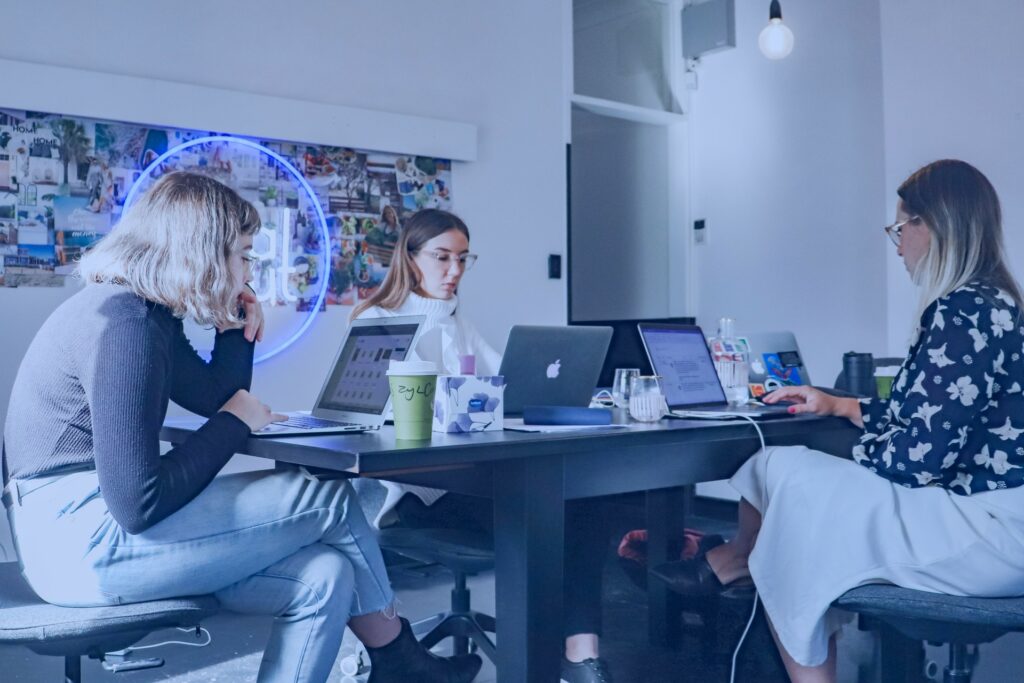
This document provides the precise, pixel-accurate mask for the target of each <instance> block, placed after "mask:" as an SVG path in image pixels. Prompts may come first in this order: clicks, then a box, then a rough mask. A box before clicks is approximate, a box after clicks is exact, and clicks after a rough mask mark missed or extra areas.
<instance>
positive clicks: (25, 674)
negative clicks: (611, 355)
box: [0, 501, 1024, 683]
mask: <svg viewBox="0 0 1024 683" xmlns="http://www.w3.org/2000/svg"><path fill="white" fill-rule="evenodd" d="M634 502H635V501H634ZM618 518H619V519H621V520H622V524H621V526H622V528H621V529H617V530H616V533H615V534H613V536H614V537H615V538H618V537H619V532H621V531H624V530H627V529H628V528H631V527H635V526H637V525H639V522H640V516H639V510H638V508H636V506H635V505H624V506H623V507H622V509H621V514H620V515H618ZM690 523H691V525H693V526H698V520H697V519H693V520H691V522H690ZM699 526H700V527H701V528H705V529H708V530H711V531H724V532H728V523H727V522H723V521H722V520H714V519H704V520H700V523H699ZM393 583H394V586H395V589H396V592H397V594H398V597H399V601H400V610H401V612H402V613H403V614H404V615H405V616H407V617H408V618H410V619H412V620H416V619H420V618H425V617H428V616H430V615H432V614H434V613H435V612H439V611H443V610H444V609H445V608H446V605H447V601H448V599H449V590H450V584H449V578H448V577H447V575H446V574H445V573H444V572H443V571H439V570H437V569H429V568H428V569H427V570H425V571H422V570H416V571H409V570H396V571H394V572H393ZM470 586H471V590H472V592H473V603H474V607H475V608H476V609H478V610H480V611H483V612H488V613H492V614H493V609H494V581H493V577H492V576H491V575H489V574H488V575H481V576H478V577H475V578H474V579H472V580H471V581H470ZM604 603H605V630H606V632H605V637H604V639H603V640H602V648H603V654H604V655H605V657H606V658H607V659H608V661H609V662H610V664H611V668H612V673H613V674H614V676H615V680H616V681H617V683H669V682H674V681H700V682H702V683H703V682H705V681H708V682H710V681H728V678H729V669H728V660H729V655H730V654H731V650H732V647H733V643H735V640H736V638H737V637H738V635H739V633H740V630H741V629H742V627H743V625H744V623H745V621H746V617H747V616H748V610H749V606H748V605H746V604H743V605H736V606H735V609H732V610H729V613H728V614H726V615H725V616H723V617H722V618H721V622H720V626H719V638H718V646H717V648H716V650H717V654H716V655H712V656H711V657H702V656H701V655H702V652H703V651H704V648H703V647H702V644H701V642H700V641H699V639H698V637H697V636H696V635H687V636H686V637H685V638H684V642H683V645H682V647H681V648H680V649H678V650H670V649H665V648H658V647H653V646H651V645H649V644H648V643H647V638H646V628H647V627H646V623H647V607H646V593H645V592H644V591H643V590H641V589H640V588H639V587H637V586H636V585H635V584H633V583H632V581H630V579H629V578H628V577H627V576H626V574H625V572H624V571H623V570H622V569H621V568H620V566H619V565H618V564H617V562H616V561H615V560H613V559H610V560H609V562H608V563H607V566H606V570H605V595H604ZM204 626H205V627H206V628H208V629H209V631H210V633H211V634H212V638H213V640H212V642H211V644H210V645H209V646H207V647H203V648H190V647H183V646H164V647H160V648H158V649H154V650H146V651H142V652H139V656H159V657H163V658H165V659H166V665H165V666H164V667H162V668H159V669H151V670H145V671H138V672H128V673H121V674H116V675H115V674H112V673H109V672H107V671H104V670H103V669H102V667H101V666H100V664H99V663H98V662H95V661H87V662H85V663H84V664H83V679H84V681H86V682H87V683H90V682H93V681H96V682H100V681H120V682H121V683H148V682H150V681H173V682H174V683H217V682H235V681H251V680H254V679H255V675H256V671H257V670H258V668H259V660H260V655H261V649H262V645H263V643H264V642H265V639H266V636H267V632H268V630H269V620H268V619H266V618H261V617H250V616H241V615H234V614H221V615H218V616H217V617H215V618H213V619H210V620H209V621H208V622H207V623H205V624H204ZM769 638H770V637H769V635H768V632H767V629H766V628H765V626H764V624H763V621H758V622H755V627H754V628H753V629H752V631H751V634H750V635H749V636H748V640H747V643H746V644H745V646H744V649H743V654H742V656H741V668H740V675H739V676H737V680H739V681H757V683H772V682H773V681H783V680H785V679H784V678H783V677H781V676H780V672H779V669H778V668H777V660H776V655H774V653H773V649H772V647H771V643H770V639H769ZM173 639H182V640H188V639H190V636H189V635H188V634H181V633H178V632H175V631H170V632H167V631H164V632H160V633H156V634H153V635H152V636H151V637H150V638H148V639H147V640H146V641H144V642H143V643H142V644H145V643H147V642H149V643H154V642H160V641H164V640H173ZM352 643H353V644H354V641H352ZM498 646H499V647H500V643H499V644H498ZM445 647H446V645H445V644H442V645H441V646H439V649H440V650H442V651H443V649H444V648H445ZM875 648H876V646H875V642H874V640H873V637H872V635H871V634H868V633H862V632H859V631H857V630H856V629H855V628H853V627H849V628H847V629H846V630H845V631H844V633H843V636H842V638H841V640H840V662H839V674H840V681H841V683H873V682H874V681H877V680H878V678H877V676H878V673H877V671H876V670H875V666H874V664H873V662H874V655H875ZM1022 650H1024V635H1021V634H1015V635H1011V636H1006V637H1004V638H1002V639H1001V640H999V641H997V642H995V643H992V644H990V645H987V646H984V647H983V648H982V657H981V663H980V665H979V668H978V670H977V673H976V675H975V678H974V680H975V682H976V683H1007V682H1008V681H1019V680H1024V673H1022V672H1024V655H1022V654H1021V651H1022ZM351 652H352V650H351V649H350V648H349V643H348V641H347V642H346V646H345V647H343V649H342V653H341V655H340V656H339V664H340V660H341V658H342V657H344V656H347V655H350V654H351ZM929 655H930V656H931V657H933V658H934V659H936V660H937V661H938V662H939V663H940V666H941V664H943V663H944V661H945V657H946V654H945V650H944V649H943V648H929ZM60 680H62V663H61V662H60V661H59V660H57V659H54V658H47V657H41V656H38V655H36V654H34V653H32V652H30V651H28V650H27V649H25V648H20V647H10V646H6V647H0V683H22V682H24V683H45V682H46V681H53V682H55V683H56V682H57V681H60ZM353 680H355V681H360V682H362V681H365V676H358V677H355V678H354V679H352V678H347V677H345V676H344V675H343V674H342V672H341V669H340V667H335V669H334V672H333V674H332V676H331V678H330V681H331V682H332V683H353ZM494 680H495V673H494V668H493V666H491V665H490V663H489V662H485V665H484V668H483V670H482V671H481V673H480V675H479V677H478V678H477V681H478V682H479V683H489V682H492V681H494ZM940 680H941V674H940Z"/></svg>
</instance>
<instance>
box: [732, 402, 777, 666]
mask: <svg viewBox="0 0 1024 683" xmlns="http://www.w3.org/2000/svg"><path fill="white" fill-rule="evenodd" d="M736 417H739V418H741V419H744V420H746V421H747V422H749V423H750V424H752V425H753V426H754V430H755V431H756V432H757V438H758V439H760V440H761V450H762V451H764V450H766V449H767V447H766V446H765V442H764V432H762V431H761V425H759V424H757V421H756V420H755V419H754V418H752V417H750V416H749V415H737V416H736ZM763 483H764V488H765V490H764V497H763V498H762V499H761V500H767V499H768V483H767V481H765V482H763ZM758 600H759V597H758V594H757V587H756V586H755V587H754V607H753V609H751V610H750V618H749V619H747V625H746V627H745V628H744V629H743V633H741V634H740V639H739V642H737V643H736V649H735V650H733V652H732V666H731V667H730V669H729V683H736V660H737V659H738V658H739V656H740V648H742V647H743V641H745V640H746V639H747V633H749V632H750V627H751V626H752V625H753V624H754V617H755V616H757V603H758Z"/></svg>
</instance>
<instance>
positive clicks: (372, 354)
mask: <svg viewBox="0 0 1024 683" xmlns="http://www.w3.org/2000/svg"><path fill="white" fill-rule="evenodd" d="M425 319H426V316H422V315H410V316H402V317H395V318H370V319H363V320H353V321H352V325H351V326H350V327H349V328H348V332H346V334H345V338H344V339H343V340H342V342H341V345H340V346H339V348H338V355H337V356H336V357H335V359H334V364H333V365H332V366H331V373H330V374H329V375H328V376H327V380H326V381H325V382H324V385H323V388H321V389H320V395H319V396H317V399H316V403H315V404H314V405H313V410H312V411H297V412H289V413H284V414H285V415H287V416H288V419H287V420H285V421H282V422H274V423H272V424H269V425H267V426H266V427H264V428H263V429H261V430H259V431H258V432H253V436H274V437H277V436H312V435H314V434H335V433H340V432H361V431H366V430H367V429H378V428H379V427H380V426H381V425H382V424H384V417H385V415H387V413H388V410H389V409H390V408H391V387H390V385H389V384H388V378H387V370H388V363H389V362H390V361H391V360H392V359H394V360H405V357H406V355H407V354H408V353H409V350H410V349H411V348H412V347H413V344H414V343H415V341H416V336H417V335H418V334H419V330H420V325H421V324H422V323H423V321H424V320H425Z"/></svg>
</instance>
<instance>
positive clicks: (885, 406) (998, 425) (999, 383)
mask: <svg viewBox="0 0 1024 683" xmlns="http://www.w3.org/2000/svg"><path fill="white" fill-rule="evenodd" d="M920 325H921V327H920V330H919V333H918V337H917V341H916V342H915V343H914V345H913V346H912V347H911V349H910V353H909V354H908V355H907V358H906V360H904V361H903V366H902V367H901V368H900V371H899V374H898V375H897V376H896V378H895V380H894V382H893V391H892V396H891V398H890V399H889V401H887V402H885V401H881V400H879V399H863V400H861V415H862V417H863V418H864V434H863V435H862V436H861V438H860V444H858V445H857V446H855V447H854V449H853V458H854V460H855V461H857V462H858V463H860V464H861V465H864V466H865V467H867V468H868V469H870V470H871V471H872V472H875V473H876V474H878V475H880V476H882V477H885V478H886V479H889V480H891V481H893V482H895V483H897V484H902V485H903V486H907V487H918V486H942V487H944V488H947V489H949V490H950V491H952V492H954V493H958V494H964V495H970V494H971V493H977V492H979V491H988V490H993V489H1001V488H1012V487H1015V486H1020V485H1021V484H1024V438H1022V436H1024V392H1022V387H1024V359H1022V357H1021V356H1022V354H1024V321H1022V320H1021V319H1020V311H1019V310H1018V308H1017V305H1016V303H1015V302H1014V300H1013V298H1012V297H1011V296H1009V295H1008V294H1007V293H1006V292H1003V291H1002V290H999V289H996V288H994V287H990V286H988V285H984V284H979V283H971V284H969V285H965V286H963V287H960V288H959V289H956V290H954V291H953V292H951V293H950V294H948V295H947V296H944V297H942V298H941V299H938V300H937V301H934V302H932V304H931V305H930V306H928V308H926V309H925V311H924V313H923V314H922V316H921V323H920Z"/></svg>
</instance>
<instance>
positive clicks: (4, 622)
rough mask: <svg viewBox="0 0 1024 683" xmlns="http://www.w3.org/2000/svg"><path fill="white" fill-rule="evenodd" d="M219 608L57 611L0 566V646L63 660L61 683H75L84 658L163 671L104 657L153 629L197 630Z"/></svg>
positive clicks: (142, 605) (170, 604)
mask: <svg viewBox="0 0 1024 683" xmlns="http://www.w3.org/2000/svg"><path fill="white" fill-rule="evenodd" d="M219 607H220V606H219V604H218V603H217V600H216V599H215V598H214V597H212V596H199V597H188V598H172V599H169V600H153V601H150V602H139V603H134V604H128V605H114V606H111V607H58V606H57V605H50V604H48V603H46V602H43V601H42V600H40V599H39V598H38V597H36V595H35V593H33V592H32V589H31V588H29V586H28V584H27V583H25V580H24V579H23V578H22V576H21V570H20V568H19V566H18V563H17V562H6V563H3V564H0V645H2V644H10V645H24V646H26V647H27V648H29V649H30V650H32V651H33V652H35V653H37V654H41V655H46V656H50V657H63V658H64V681H65V683H80V681H81V680H82V661H81V658H82V657H85V656H88V657H90V658H92V659H98V660H100V661H101V662H104V664H105V665H106V666H107V668H109V669H111V670H113V671H117V670H124V671H128V670H135V669H142V668H151V667H159V666H163V663H164V662H163V660H162V659H159V658H156V659H147V660H137V661H133V660H126V659H120V658H117V657H108V656H107V654H106V653H108V652H115V651H117V650H123V649H125V648H127V647H129V646H130V645H133V644H134V643H137V642H138V641H140V640H142V639H143V638H145V637H146V636H147V635H149V634H150V633H151V632H153V631H156V630H158V629H162V628H171V627H182V628H192V627H196V626H198V625H199V622H200V621H201V620H203V619H205V618H207V617H209V616H212V615H213V614H215V613H216V612H217V611H218V609H219Z"/></svg>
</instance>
